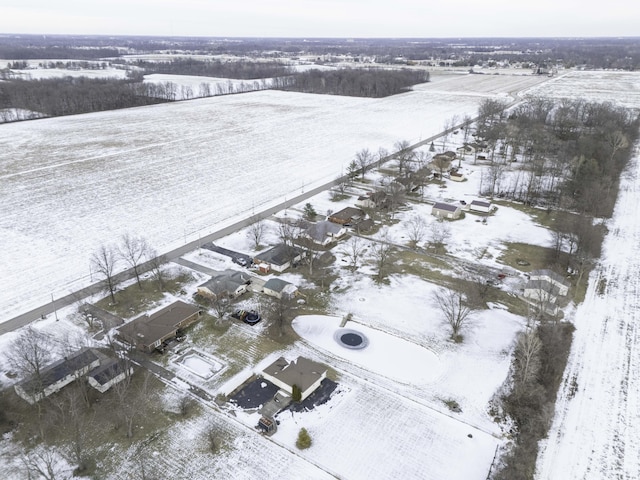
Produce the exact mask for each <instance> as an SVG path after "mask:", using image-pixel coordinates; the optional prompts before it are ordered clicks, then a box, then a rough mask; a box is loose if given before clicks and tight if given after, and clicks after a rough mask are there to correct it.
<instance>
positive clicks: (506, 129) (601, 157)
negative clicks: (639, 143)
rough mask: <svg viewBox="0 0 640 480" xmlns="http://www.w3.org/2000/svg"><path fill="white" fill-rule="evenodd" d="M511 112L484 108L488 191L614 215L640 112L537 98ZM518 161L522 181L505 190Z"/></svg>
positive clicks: (489, 104) (494, 105)
mask: <svg viewBox="0 0 640 480" xmlns="http://www.w3.org/2000/svg"><path fill="white" fill-rule="evenodd" d="M504 107H505V106H504V104H501V102H500V101H497V100H486V101H484V102H483V104H482V105H481V106H480V109H479V117H478V123H477V134H478V136H479V137H480V138H481V139H483V140H484V141H485V142H486V145H487V149H488V152H487V153H486V154H485V155H484V157H483V160H485V161H486V162H487V163H488V166H487V168H486V169H485V173H484V175H483V183H482V189H481V193H482V194H485V195H488V196H491V197H494V196H499V197H501V198H509V199H512V200H516V201H520V202H523V203H525V204H531V205H538V206H547V207H549V208H551V207H553V208H561V209H565V210H571V211H576V212H579V213H581V214H586V215H590V216H598V217H602V216H605V217H606V216H610V215H611V213H612V211H613V206H614V204H615V200H616V197H617V188H618V179H619V177H620V174H621V172H622V170H623V169H624V167H625V166H626V164H627V161H628V159H629V156H630V147H631V145H632V143H633V142H634V141H635V140H636V138H637V136H638V125H639V124H640V120H639V117H638V115H637V114H636V113H633V112H632V111H630V110H628V109H625V108H622V107H618V106H615V105H613V104H611V103H594V102H586V101H584V100H581V99H564V100H561V101H559V102H556V101H554V100H552V99H548V98H531V99H529V100H527V101H526V102H524V103H523V104H521V105H520V106H518V107H516V108H515V109H514V110H512V111H510V112H509V113H507V112H506V110H505V108H504ZM477 158H478V155H477V154H476V159H477ZM516 161H518V162H521V165H520V168H519V169H518V173H517V175H516V178H515V180H514V181H511V182H509V184H508V185H505V184H504V182H503V180H504V176H505V174H506V171H507V170H508V169H510V168H511V167H510V165H511V164H513V163H514V162H516Z"/></svg>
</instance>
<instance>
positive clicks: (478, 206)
mask: <svg viewBox="0 0 640 480" xmlns="http://www.w3.org/2000/svg"><path fill="white" fill-rule="evenodd" d="M469 210H471V211H472V212H480V213H490V212H491V202H487V201H485V200H473V201H472V202H471V203H470V204H469Z"/></svg>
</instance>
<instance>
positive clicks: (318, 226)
mask: <svg viewBox="0 0 640 480" xmlns="http://www.w3.org/2000/svg"><path fill="white" fill-rule="evenodd" d="M345 233H347V229H346V228H345V227H343V226H342V225H338V224H337V223H333V222H329V221H328V220H324V221H322V222H318V223H313V224H311V225H310V226H309V228H307V229H306V230H305V232H304V233H303V235H304V236H305V237H306V238H308V239H310V240H311V241H312V242H313V243H315V244H318V245H322V246H323V247H324V246H326V245H328V244H330V243H331V242H336V241H338V239H340V237H342V236H344V234H345Z"/></svg>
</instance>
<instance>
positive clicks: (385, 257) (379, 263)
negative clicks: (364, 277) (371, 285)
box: [371, 232, 393, 283]
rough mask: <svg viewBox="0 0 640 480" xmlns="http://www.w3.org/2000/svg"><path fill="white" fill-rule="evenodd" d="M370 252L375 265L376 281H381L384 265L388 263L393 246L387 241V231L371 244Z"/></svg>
mask: <svg viewBox="0 0 640 480" xmlns="http://www.w3.org/2000/svg"><path fill="white" fill-rule="evenodd" d="M371 250H372V254H373V261H374V265H375V267H376V272H377V273H376V277H375V278H376V282H378V283H380V282H382V279H383V278H384V272H385V269H386V267H387V266H388V265H389V261H390V257H391V252H392V251H393V246H392V245H391V243H390V242H389V235H388V232H385V233H384V234H383V235H382V236H381V238H380V240H379V241H377V242H375V243H374V244H373V248H372V249H371Z"/></svg>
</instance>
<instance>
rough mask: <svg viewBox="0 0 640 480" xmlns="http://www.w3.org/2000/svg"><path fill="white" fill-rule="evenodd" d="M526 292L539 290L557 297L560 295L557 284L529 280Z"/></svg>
mask: <svg viewBox="0 0 640 480" xmlns="http://www.w3.org/2000/svg"><path fill="white" fill-rule="evenodd" d="M524 288H525V290H539V291H541V292H544V293H547V294H549V295H553V296H554V297H557V296H558V295H559V294H560V289H559V288H558V286H557V285H556V284H555V283H551V282H549V281H547V280H529V281H528V282H527V284H526V285H525V286H524Z"/></svg>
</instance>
